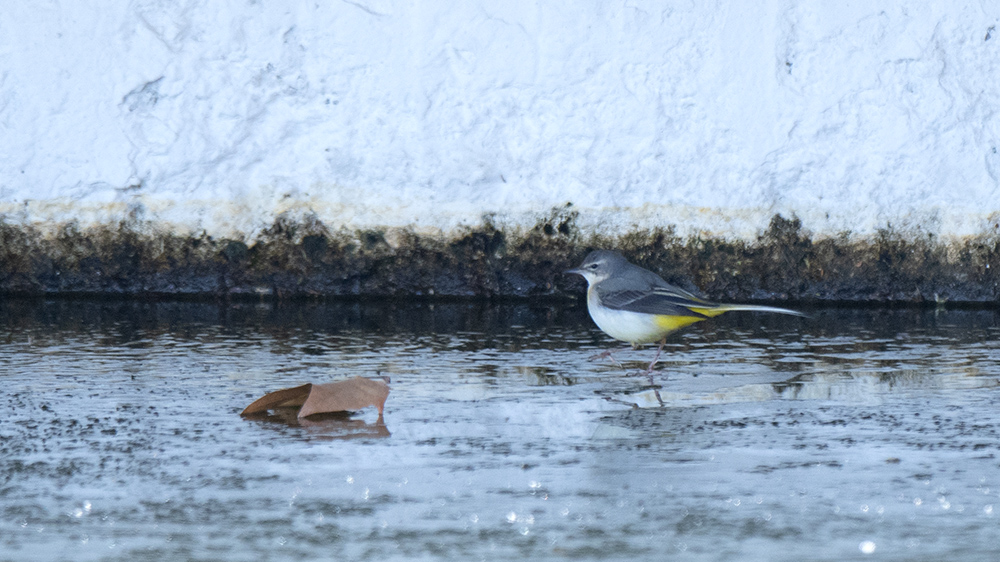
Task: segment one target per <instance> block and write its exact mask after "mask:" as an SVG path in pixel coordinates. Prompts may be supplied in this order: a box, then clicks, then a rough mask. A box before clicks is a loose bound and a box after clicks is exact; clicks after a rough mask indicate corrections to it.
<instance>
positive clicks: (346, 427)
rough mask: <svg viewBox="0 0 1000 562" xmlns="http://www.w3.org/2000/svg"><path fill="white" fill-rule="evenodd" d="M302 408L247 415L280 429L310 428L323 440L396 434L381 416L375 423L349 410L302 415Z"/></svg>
mask: <svg viewBox="0 0 1000 562" xmlns="http://www.w3.org/2000/svg"><path fill="white" fill-rule="evenodd" d="M298 411H299V409H298V408H276V409H273V410H269V411H268V412H266V413H258V414H250V415H247V416H246V417H245V418H246V419H248V420H252V421H256V422H259V423H260V424H261V426H263V427H270V428H273V429H277V430H284V429H287V428H289V427H299V428H302V429H304V430H305V431H306V436H308V437H310V438H315V439H320V440H330V441H334V440H350V439H381V438H384V437H389V436H391V435H392V434H391V433H390V432H389V428H388V427H386V425H385V419H384V418H383V417H382V416H381V415H379V417H378V419H377V420H375V422H374V423H368V422H366V421H365V420H359V419H352V418H351V414H350V413H349V412H334V413H328V414H314V415H311V416H308V417H305V418H299V417H298V416H297V414H298Z"/></svg>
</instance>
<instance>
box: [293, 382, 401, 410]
mask: <svg viewBox="0 0 1000 562" xmlns="http://www.w3.org/2000/svg"><path fill="white" fill-rule="evenodd" d="M388 397H389V385H388V384H386V383H385V382H383V381H374V380H371V379H366V378H363V377H354V378H353V379H347V380H346V381H337V382H329V383H326V384H314V385H313V386H312V390H310V391H309V397H308V398H306V402H305V404H303V405H302V409H301V410H299V417H300V418H304V417H306V416H311V415H313V414H323V413H327V412H346V411H348V410H360V409H362V408H367V407H368V406H375V407H376V408H378V414H379V415H380V416H381V415H382V410H383V409H384V408H385V400H386V398H388Z"/></svg>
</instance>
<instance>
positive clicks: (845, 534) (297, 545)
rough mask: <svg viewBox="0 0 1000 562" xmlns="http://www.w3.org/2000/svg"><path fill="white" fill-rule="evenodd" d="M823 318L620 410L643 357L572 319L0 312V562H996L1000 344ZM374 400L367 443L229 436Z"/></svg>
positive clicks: (976, 323) (675, 379)
mask: <svg viewBox="0 0 1000 562" xmlns="http://www.w3.org/2000/svg"><path fill="white" fill-rule="evenodd" d="M810 312H811V314H812V318H810V319H808V320H802V319H797V318H790V317H782V316H765V315H750V314H744V315H738V314H734V315H731V316H726V317H722V318H719V319H716V320H713V321H711V322H710V323H703V324H701V325H697V326H694V327H692V328H691V329H689V330H688V331H686V332H683V333H681V334H678V335H676V336H675V337H674V338H673V339H672V340H671V341H670V343H669V344H668V346H667V349H666V353H667V355H666V359H665V360H664V362H663V363H662V364H661V366H660V367H661V371H660V372H659V373H658V379H657V380H658V383H659V386H660V388H659V391H660V394H661V396H662V397H663V398H664V400H665V402H666V407H662V408H661V407H649V408H645V407H643V408H633V407H630V406H629V404H632V403H636V404H639V405H642V406H646V405H652V404H651V403H650V401H649V395H650V394H651V393H650V392H649V389H648V386H647V384H646V380H645V378H643V377H636V376H629V374H628V373H629V372H631V371H633V370H636V369H638V368H640V367H641V366H642V365H643V364H645V363H646V362H648V360H649V359H650V358H651V355H652V349H648V348H647V349H645V350H639V351H630V350H626V349H624V348H622V347H621V346H620V345H619V344H617V343H615V342H612V341H611V340H609V339H608V338H606V337H605V336H603V335H602V334H601V333H600V332H598V331H597V330H596V329H595V328H594V327H593V326H592V324H591V322H590V320H589V318H588V316H587V313H586V310H585V309H584V308H582V307H581V306H579V305H578V304H575V303H574V304H559V303H544V302H539V303H535V304H526V303H521V302H510V303H499V304H496V303H494V304H488V303H475V302H460V301H457V302H433V303H431V302H416V303H405V302H398V301H385V302H293V303H287V302H278V303H266V304H255V303H234V304H229V305H223V304H213V303H198V302H141V301H131V302H118V301H86V300H84V301H77V300H55V301H34V300H13V301H11V300H8V301H0V382H2V383H3V384H4V387H5V392H4V399H5V401H6V404H5V406H6V408H5V411H6V412H7V414H6V415H5V416H4V417H3V418H0V559H2V560H62V559H66V560H70V559H72V560H143V559H148V560H169V559H191V560H245V559H261V560H269V559H275V560H278V559H288V558H297V559H304V560H313V559H315V560H326V559H330V558H331V557H338V558H346V559H379V560H384V559H497V560H502V559H511V558H521V557H527V558H531V559H609V558H610V559H622V558H635V559H663V558H677V559H691V560H845V559H864V558H871V559H876V558H877V559H880V560H886V559H888V560H935V559H942V558H948V559H968V560H973V559H983V558H990V557H991V556H990V555H991V554H997V553H998V552H1000V547H998V546H997V541H996V536H997V532H996V530H997V519H996V517H997V515H995V513H994V507H997V508H1000V460H998V458H997V454H998V452H1000V414H998V412H1000V409H998V408H997V406H998V403H1000V391H998V387H1000V343H998V341H1000V338H998V336H1000V314H998V312H997V311H994V310H944V309H938V310H928V309H844V308H837V309H815V310H812V311H810ZM605 349H614V350H615V357H616V358H618V359H619V360H620V361H622V362H623V364H624V368H619V367H617V366H615V365H614V364H613V363H611V362H609V361H595V362H589V361H587V358H588V357H589V356H590V355H592V354H595V353H597V352H599V351H603V350H605ZM619 349H620V350H621V351H618V350H619ZM376 374H381V375H386V376H389V377H390V378H391V379H392V394H390V396H389V400H388V402H387V404H386V411H385V415H384V419H383V420H382V421H381V422H379V421H378V420H377V419H376V415H375V413H374V412H373V411H362V412H360V413H358V414H357V415H355V416H353V417H352V418H350V419H343V418H333V419H323V420H315V421H311V422H307V423H304V424H299V423H294V422H293V423H288V421H289V420H284V421H282V420H277V419H268V420H259V419H252V420H247V419H242V418H240V417H239V415H238V413H239V411H240V410H241V409H242V408H243V407H244V406H246V404H248V403H249V402H250V401H252V400H253V399H254V398H257V397H259V396H260V395H261V394H263V393H264V392H267V391H270V390H275V389H277V388H282V387H287V386H294V385H297V384H300V383H301V382H306V381H315V382H325V381H329V380H335V379H338V378H343V377H348V376H355V375H361V376H375V375H376Z"/></svg>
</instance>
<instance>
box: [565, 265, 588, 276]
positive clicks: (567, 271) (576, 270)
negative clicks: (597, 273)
mask: <svg viewBox="0 0 1000 562" xmlns="http://www.w3.org/2000/svg"><path fill="white" fill-rule="evenodd" d="M571 273H572V274H575V275H583V271H582V270H580V269H577V268H575V267H574V268H573V269H567V270H566V271H564V272H563V274H566V275H568V274H571Z"/></svg>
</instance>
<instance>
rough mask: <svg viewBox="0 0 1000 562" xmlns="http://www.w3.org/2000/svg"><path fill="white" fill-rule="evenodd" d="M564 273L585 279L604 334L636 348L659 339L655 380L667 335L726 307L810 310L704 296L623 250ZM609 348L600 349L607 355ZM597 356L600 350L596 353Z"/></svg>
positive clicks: (590, 307)
mask: <svg viewBox="0 0 1000 562" xmlns="http://www.w3.org/2000/svg"><path fill="white" fill-rule="evenodd" d="M565 273H567V274H576V275H581V276H583V278H584V279H586V280H587V311H588V312H590V317H591V318H592V319H593V320H594V323H595V324H597V327H598V328H600V329H601V331H603V332H604V333H605V334H607V335H609V336H611V337H612V338H614V339H616V340H620V341H623V342H627V343H630V344H632V347H634V348H638V347H639V346H641V345H643V344H649V343H654V342H660V345H659V347H658V348H657V350H656V356H655V357H653V361H652V362H651V363H650V364H649V367H648V368H647V369H646V372H645V374H646V375H648V376H649V377H650V381H652V374H651V373H652V372H653V367H654V366H655V365H656V363H657V362H658V361H659V359H660V354H661V353H662V352H663V346H664V345H666V343H667V339H666V338H667V336H668V335H670V334H671V333H673V332H675V331H677V330H679V329H681V328H684V327H685V326H690V325H691V324H694V323H696V322H701V321H702V320H708V319H709V318H713V317H715V316H718V315H720V314H722V313H724V312H729V311H733V310H749V311H756V312H774V313H778V314H791V315H794V316H806V315H805V314H803V313H801V312H798V311H795V310H789V309H787V308H779V307H775V306H762V305H755V304H723V303H716V302H711V301H708V300H705V299H703V298H701V297H697V296H695V295H693V294H692V293H690V292H688V291H685V290H684V289H681V288H680V287H675V286H673V285H671V284H670V283H667V282H666V281H664V280H663V278H662V277H660V276H659V275H657V274H655V273H653V272H652V271H649V270H648V269H643V268H641V267H639V266H637V265H635V264H632V263H629V261H628V260H626V259H625V258H624V257H623V256H622V255H621V254H620V253H618V252H615V251H612V250H595V251H593V252H591V253H590V254H588V255H587V257H586V258H585V259H584V260H583V263H582V264H580V266H579V267H576V268H574V269H569V270H567V271H566V272H565ZM609 355H610V352H605V353H604V354H598V356H605V357H607V356H609ZM595 357H596V356H595Z"/></svg>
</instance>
